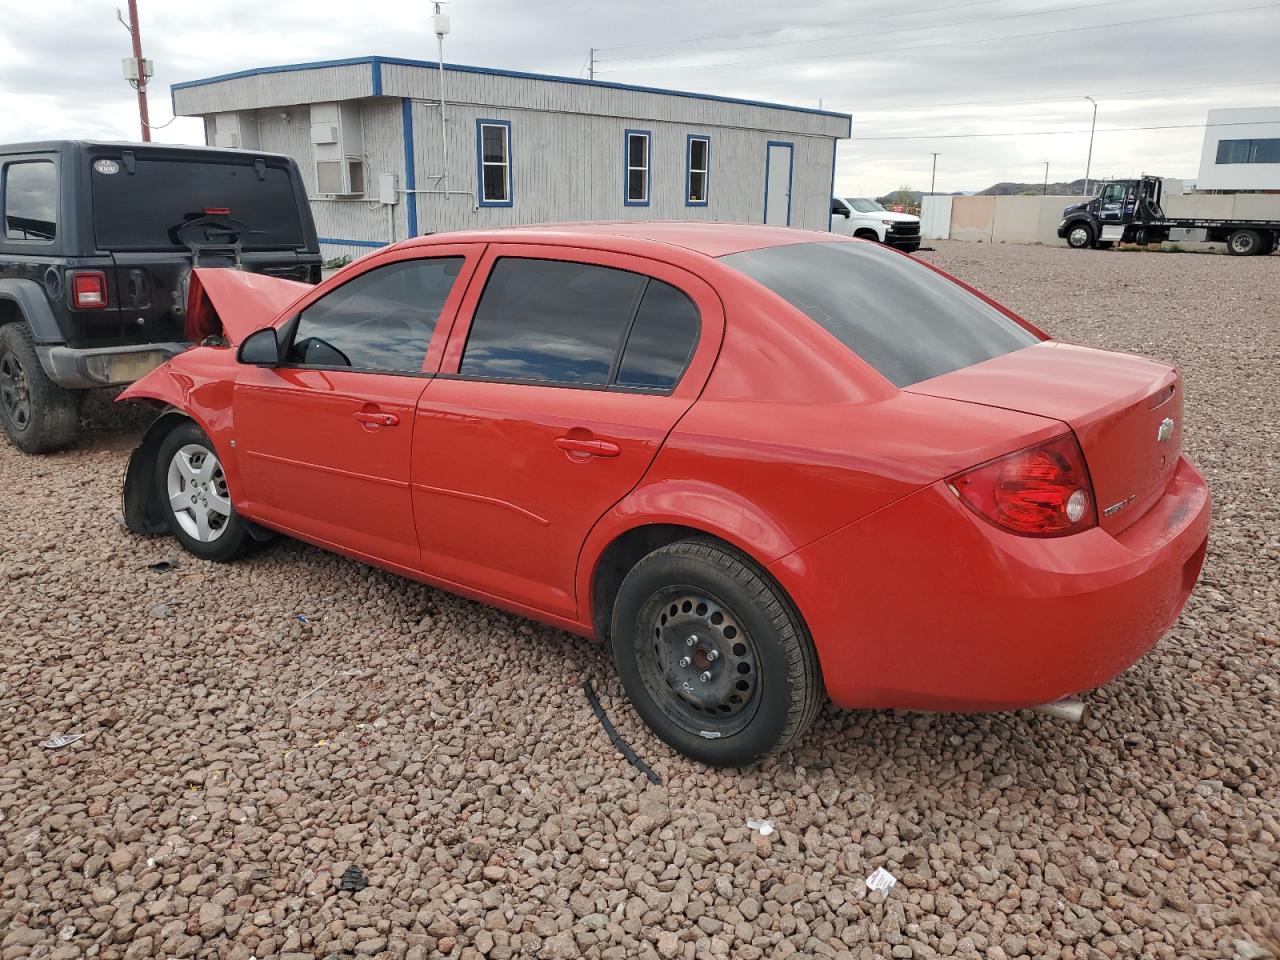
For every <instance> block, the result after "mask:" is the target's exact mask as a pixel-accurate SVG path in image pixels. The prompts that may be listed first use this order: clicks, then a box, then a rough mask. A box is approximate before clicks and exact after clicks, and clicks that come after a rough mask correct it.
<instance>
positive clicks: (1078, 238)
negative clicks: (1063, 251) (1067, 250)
mask: <svg viewBox="0 0 1280 960" xmlns="http://www.w3.org/2000/svg"><path fill="white" fill-rule="evenodd" d="M1067 246H1068V247H1071V249H1073V250H1086V249H1088V248H1089V247H1092V246H1093V227H1091V226H1089V224H1087V223H1085V222H1084V221H1083V220H1077V221H1076V222H1074V223H1072V224H1071V225H1070V226H1069V227H1067Z"/></svg>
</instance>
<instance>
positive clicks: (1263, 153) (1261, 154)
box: [1217, 137, 1280, 163]
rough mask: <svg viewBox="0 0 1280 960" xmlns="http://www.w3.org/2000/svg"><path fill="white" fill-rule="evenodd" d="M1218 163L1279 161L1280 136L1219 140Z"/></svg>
mask: <svg viewBox="0 0 1280 960" xmlns="http://www.w3.org/2000/svg"><path fill="white" fill-rule="evenodd" d="M1217 162H1218V163H1280V137H1271V138H1269V139H1265V140H1219V141H1218V159H1217Z"/></svg>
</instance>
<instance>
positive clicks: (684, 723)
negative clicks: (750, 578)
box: [636, 587, 761, 739]
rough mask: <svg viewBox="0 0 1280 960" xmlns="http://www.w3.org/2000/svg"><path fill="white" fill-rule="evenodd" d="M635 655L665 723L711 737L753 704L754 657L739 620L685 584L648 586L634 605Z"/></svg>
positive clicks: (740, 722)
mask: <svg viewBox="0 0 1280 960" xmlns="http://www.w3.org/2000/svg"><path fill="white" fill-rule="evenodd" d="M639 619H640V623H639V626H638V631H639V632H638V634H637V638H636V660H637V665H638V666H639V668H640V675H641V677H642V678H643V680H644V684H645V687H646V688H647V689H648V692H649V695H650V696H651V697H653V699H654V701H655V702H656V703H657V704H658V706H659V707H660V708H661V709H662V712H663V713H664V714H665V715H666V716H668V717H669V718H670V719H671V720H672V721H673V722H675V723H677V724H679V725H680V726H681V727H683V728H684V729H685V730H688V731H689V732H691V733H696V734H697V735H699V736H701V737H704V738H707V739H718V738H720V737H727V736H731V735H733V734H735V733H737V732H739V731H740V730H742V729H743V728H744V727H745V726H746V725H747V724H748V723H750V722H751V719H752V717H754V715H755V712H756V709H757V707H758V706H759V699H760V698H759V696H758V693H759V689H760V684H761V676H760V658H759V655H758V652H757V650H756V646H755V643H754V642H753V641H752V639H751V637H750V635H749V634H748V633H747V631H746V630H745V629H744V628H743V626H742V623H741V620H740V619H739V618H738V617H737V616H735V615H734V613H733V611H732V610H730V609H728V608H727V607H726V606H725V605H724V604H723V603H721V602H720V601H719V600H717V599H716V598H715V597H713V596H710V595H709V594H707V593H705V592H702V591H699V590H695V589H692V588H688V587H672V588H668V589H665V590H659V591H658V592H657V593H654V594H653V595H652V596H651V597H650V598H649V599H648V600H647V601H646V602H645V604H644V606H643V608H642V609H641V612H640V618H639Z"/></svg>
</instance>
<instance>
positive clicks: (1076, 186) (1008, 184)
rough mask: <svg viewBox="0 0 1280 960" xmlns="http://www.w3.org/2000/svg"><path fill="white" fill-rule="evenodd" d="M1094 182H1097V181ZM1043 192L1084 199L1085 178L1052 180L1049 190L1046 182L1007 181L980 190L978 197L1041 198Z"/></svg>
mask: <svg viewBox="0 0 1280 960" xmlns="http://www.w3.org/2000/svg"><path fill="white" fill-rule="evenodd" d="M1093 182H1095V183H1096V182H1097V181H1096V180H1095V181H1093ZM1042 192H1048V193H1049V194H1051V195H1057V196H1059V197H1082V196H1084V178H1083V177H1081V178H1080V179H1079V180H1072V181H1071V182H1069V183H1065V182H1063V181H1061V180H1051V181H1050V182H1049V187H1048V190H1047V191H1046V190H1045V185H1044V181H1043V180H1042V181H1040V182H1039V183H1014V182H1012V181H1005V182H1002V183H995V184H992V185H991V186H989V187H987V189H985V190H979V191H978V193H977V194H976V196H979V197H1008V196H1018V195H1019V194H1024V193H1029V194H1034V195H1036V196H1039V195H1040V194H1041V193H1042Z"/></svg>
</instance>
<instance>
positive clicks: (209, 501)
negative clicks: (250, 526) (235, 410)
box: [154, 421, 250, 562]
mask: <svg viewBox="0 0 1280 960" xmlns="http://www.w3.org/2000/svg"><path fill="white" fill-rule="evenodd" d="M155 471H156V474H155V487H154V489H155V492H156V496H157V497H158V498H159V500H160V509H161V513H162V514H163V515H164V517H165V520H166V521H167V522H168V524H169V530H170V531H171V532H172V533H173V535H174V537H176V538H177V540H178V542H179V543H181V544H182V546H183V547H184V548H186V550H187V551H188V552H190V553H193V554H195V555H196V556H197V557H202V558H204V559H205V560H216V561H220V562H225V561H227V560H232V559H234V558H235V557H236V556H238V555H239V554H240V553H242V552H243V551H244V548H245V547H246V546H247V545H248V543H249V541H250V537H249V533H248V530H246V529H245V524H244V521H243V520H241V519H240V515H239V514H238V513H236V508H235V504H234V503H232V501H231V491H230V490H229V489H228V487H227V478H226V473H225V472H224V471H223V469H222V463H221V461H219V460H218V455H217V451H215V450H214V447H213V444H212V443H211V442H210V440H209V438H208V437H206V436H205V435H204V432H203V431H202V430H201V429H200V428H199V427H198V426H196V425H195V424H194V423H191V422H189V421H188V422H186V423H183V424H181V425H179V426H176V427H174V428H173V430H171V431H170V432H169V433H168V435H167V436H165V438H164V440H163V441H161V443H160V448H159V450H158V451H157V453H156V463H155Z"/></svg>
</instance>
